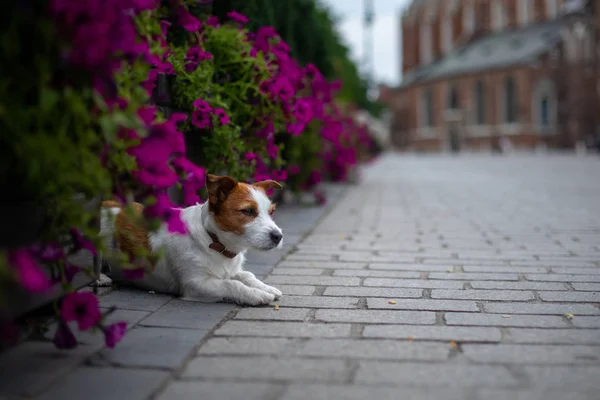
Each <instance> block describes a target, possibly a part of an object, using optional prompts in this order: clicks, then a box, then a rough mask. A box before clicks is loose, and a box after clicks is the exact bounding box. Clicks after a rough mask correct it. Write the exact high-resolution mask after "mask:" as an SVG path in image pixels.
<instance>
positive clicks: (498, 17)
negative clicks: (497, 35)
mask: <svg viewBox="0 0 600 400" xmlns="http://www.w3.org/2000/svg"><path fill="white" fill-rule="evenodd" d="M505 25H506V10H505V9H504V4H503V1H502V0H496V1H495V2H494V4H493V7H492V28H493V29H494V30H495V31H501V30H502V29H504V26H505Z"/></svg>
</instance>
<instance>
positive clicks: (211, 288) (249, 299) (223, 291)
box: [182, 278, 275, 306]
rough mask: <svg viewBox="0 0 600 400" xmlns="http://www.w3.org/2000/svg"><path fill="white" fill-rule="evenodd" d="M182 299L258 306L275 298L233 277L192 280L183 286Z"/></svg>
mask: <svg viewBox="0 0 600 400" xmlns="http://www.w3.org/2000/svg"><path fill="white" fill-rule="evenodd" d="M182 298H183V300H191V301H204V302H215V301H221V300H231V301H234V302H236V303H238V304H242V305H244V304H247V305H251V306H258V305H263V304H269V303H270V302H272V301H273V300H275V296H274V295H273V294H272V293H268V292H266V291H264V290H260V289H257V288H251V287H248V286H246V285H244V284H243V283H242V282H240V281H238V280H233V279H215V278H209V279H202V280H198V279H195V280H192V281H189V282H188V283H186V284H185V285H184V287H183V297H182Z"/></svg>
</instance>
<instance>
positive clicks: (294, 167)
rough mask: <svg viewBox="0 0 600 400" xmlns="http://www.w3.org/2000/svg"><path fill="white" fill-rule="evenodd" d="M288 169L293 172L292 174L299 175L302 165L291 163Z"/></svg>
mask: <svg viewBox="0 0 600 400" xmlns="http://www.w3.org/2000/svg"><path fill="white" fill-rule="evenodd" d="M288 171H289V173H290V174H292V175H297V174H299V173H300V167H299V166H297V165H290V166H289V167H288Z"/></svg>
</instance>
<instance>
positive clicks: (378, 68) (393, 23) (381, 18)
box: [321, 0, 410, 85]
mask: <svg viewBox="0 0 600 400" xmlns="http://www.w3.org/2000/svg"><path fill="white" fill-rule="evenodd" d="M321 2H322V3H323V4H325V5H327V6H329V7H330V9H331V10H332V11H333V13H334V14H335V15H336V16H338V17H339V18H340V19H341V21H340V24H339V26H338V31H339V32H340V34H341V35H342V37H343V38H344V41H345V42H346V44H347V45H348V47H349V48H350V50H351V53H352V58H353V59H354V60H356V61H360V60H362V54H363V7H364V4H363V3H364V0H321ZM373 3H374V7H375V10H374V11H375V19H374V22H373V43H374V49H373V60H374V68H373V69H374V78H375V80H376V81H377V82H381V83H386V84H388V85H397V84H398V83H399V82H400V57H401V54H400V49H401V48H400V17H399V15H400V10H402V9H404V8H405V7H406V6H407V5H408V3H410V0H373Z"/></svg>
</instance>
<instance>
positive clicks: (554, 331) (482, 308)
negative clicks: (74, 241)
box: [0, 154, 600, 400]
mask: <svg viewBox="0 0 600 400" xmlns="http://www.w3.org/2000/svg"><path fill="white" fill-rule="evenodd" d="M599 178H600V159H598V157H575V156H567V155H510V156H497V157H494V156H489V155H461V156H458V157H453V156H447V155H431V156H416V155H398V154H387V155H384V156H383V157H382V158H381V159H380V160H378V161H377V162H376V163H375V164H374V165H372V166H370V167H368V168H367V169H366V170H365V171H364V174H363V182H362V183H361V184H360V185H357V186H351V187H350V188H349V189H348V191H347V192H346V193H345V194H343V195H341V199H340V200H337V201H335V200H332V201H331V211H330V212H329V213H328V214H327V215H326V216H325V217H324V218H321V219H320V221H319V222H318V223H317V224H316V228H314V229H313V230H312V231H310V226H311V224H313V223H314V222H315V221H316V220H317V217H318V216H317V214H315V211H314V210H312V211H311V209H305V210H303V209H297V210H294V212H293V213H292V212H291V213H289V214H286V213H285V212H283V213H282V215H281V217H280V218H284V219H286V221H284V223H281V226H283V227H284V232H287V233H288V237H289V240H290V241H289V242H288V245H287V246H288V247H287V249H288V254H287V255H286V256H285V257H284V259H283V260H282V261H280V262H278V263H277V261H274V260H273V259H272V258H269V257H272V256H271V255H269V253H265V254H264V255H257V256H256V258H254V259H253V258H252V257H251V264H250V269H251V270H252V269H253V268H254V270H255V271H256V272H257V274H259V275H260V271H259V270H256V268H258V269H260V268H263V269H262V275H267V276H266V278H265V282H267V283H269V284H271V285H274V286H276V287H278V288H280V289H281V290H282V291H283V293H284V296H283V298H282V299H281V300H280V301H278V302H277V305H275V304H273V305H272V306H269V307H262V308H249V307H246V308H242V307H236V306H233V305H230V304H214V305H204V304H200V303H188V302H181V301H180V300H177V299H172V298H170V297H168V296H162V295H158V294H147V293H144V292H136V291H123V290H116V291H114V292H112V293H110V294H108V295H106V296H105V297H104V298H103V299H102V306H103V307H109V306H112V305H116V306H118V307H119V308H120V311H118V313H120V315H119V317H120V318H127V319H128V320H129V321H130V322H131V323H132V324H136V323H137V326H136V327H135V328H133V329H131V330H130V332H129V333H128V335H127V336H126V338H125V339H124V341H123V342H122V343H121V344H120V345H119V346H117V347H116V348H115V349H114V350H106V349H103V350H102V349H101V345H96V344H92V345H91V347H90V349H91V350H89V351H88V352H87V353H86V350H85V347H84V350H78V352H77V353H75V355H72V356H69V357H67V358H64V359H63V360H60V359H59V360H58V361H57V360H56V357H54V358H52V359H50V358H49V359H48V360H46V361H45V362H46V363H47V364H44V365H46V366H45V367H44V368H45V369H43V368H42V367H39V366H38V367H37V371H38V374H39V371H40V368H41V369H42V371H43V373H45V374H46V378H45V380H44V381H43V382H42V383H39V382H38V381H39V378H31V379H30V378H20V379H21V382H20V383H21V384H22V383H23V382H25V383H27V382H28V383H29V387H32V386H35V385H36V384H37V385H38V387H39V388H40V391H42V389H41V388H43V391H42V392H43V393H42V395H41V397H39V398H45V399H65V398H78V397H81V396H85V397H86V398H87V399H89V400H91V399H96V398H98V399H101V398H108V397H107V396H112V397H113V398H127V399H145V398H155V399H161V400H168V399H207V400H237V399H244V400H262V399H268V400H320V399H322V400H325V399H326V400H338V399H339V400H342V399H344V400H353V399H361V400H362V399H366V398H372V399H377V400H387V399H402V400H410V399H419V400H421V399H423V400H425V399H434V398H436V399H443V400H453V399H456V400H464V399H468V400H475V399H482V400H483V399H485V400H496V399H498V400H505V399H523V400H542V399H544V400H554V399H556V400H567V399H572V400H586V399H597V394H598V393H599V391H600V329H599V328H600V295H599V294H600V184H599V182H600V179H599ZM282 209H283V208H282ZM309 214H310V215H309ZM300 221H304V222H303V224H304V225H303V227H302V229H300V228H299V227H300V225H301V223H300ZM294 226H296V228H297V229H296V230H294ZM306 232H309V233H308V234H307V235H306V236H303V234H304V233H306ZM290 233H291V234H290ZM286 240H287V238H286ZM261 257H262V258H261ZM269 263H272V265H275V264H276V263H277V264H276V265H275V267H274V269H273V270H272V272H270V273H269V271H268V269H270V268H271V267H268V269H265V267H264V266H268V265H271V264H269ZM272 265H271V266H272ZM261 266H262V267H261ZM223 317H225V318H224V319H223ZM115 318H117V317H115ZM91 343H96V342H94V341H91ZM94 346H95V347H94ZM34 350H35V349H34ZM34 350H31V351H29V353H26V354H29V356H30V360H31V357H33V356H32V355H31V354H32V353H35V351H34ZM53 351H54V352H55V353H56V352H57V351H55V350H53ZM88 353H89V354H88ZM9 356H10V354H9ZM12 357H13V358H14V359H17V355H15V354H13V355H12ZM20 357H22V354H21V356H20ZM9 359H10V358H9ZM74 360H75V361H74ZM30 362H31V361H30ZM36 362H38V361H36ZM52 363H54V364H52ZM61 363H62V364H61ZM65 363H71V364H69V365H70V366H69V368H67V371H70V372H69V374H68V376H67V374H66V373H65V374H63V377H61V378H60V379H59V378H58V377H57V376H56V371H57V370H60V369H61V368H63V369H64V364H65ZM21 364H22V365H23V367H24V368H25V367H26V366H27V364H28V363H25V362H22V363H21ZM4 365H13V364H4ZM29 365H31V364H29ZM50 366H52V368H51V367H50ZM17 369H18V368H17ZM18 373H21V374H22V373H23V372H22V371H20V372H18ZM52 374H55V375H53V377H52V378H48V375H52ZM15 376H18V374H17V372H15ZM27 379H30V380H29V381H28V380H27ZM36 379H37V380H38V381H36ZM54 379H55V380H56V382H53V383H51V384H50V383H49V382H50V381H51V380H54ZM32 381H33V382H34V383H31V382H32ZM5 383H6V382H3V386H5ZM11 384H12V385H13V386H14V385H15V383H14V382H12V383H11ZM15 391H16V389H15V390H13V392H12V393H13V394H14V393H15ZM5 392H6V391H0V394H5ZM36 398H37V397H36Z"/></svg>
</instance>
